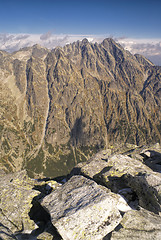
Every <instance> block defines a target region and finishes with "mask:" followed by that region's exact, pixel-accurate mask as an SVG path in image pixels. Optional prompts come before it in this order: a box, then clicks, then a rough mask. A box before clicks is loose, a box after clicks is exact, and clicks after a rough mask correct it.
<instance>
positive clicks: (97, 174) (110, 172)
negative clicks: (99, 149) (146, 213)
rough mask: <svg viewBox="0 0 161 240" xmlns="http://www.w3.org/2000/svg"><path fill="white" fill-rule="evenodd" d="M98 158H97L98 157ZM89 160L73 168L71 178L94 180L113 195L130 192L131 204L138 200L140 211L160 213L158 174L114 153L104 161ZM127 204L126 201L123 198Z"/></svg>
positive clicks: (137, 162) (135, 161)
mask: <svg viewBox="0 0 161 240" xmlns="http://www.w3.org/2000/svg"><path fill="white" fill-rule="evenodd" d="M100 156H101V155H100ZM102 159H103V158H102V157H100V158H98V156H97V157H96V158H95V157H93V158H92V159H91V160H90V161H89V162H87V163H86V164H82V165H77V166H76V167H75V168H74V169H73V170H72V172H71V174H70V176H71V175H74V174H79V175H83V176H86V177H88V178H91V179H93V180H95V181H96V182H97V183H99V184H102V185H104V186H106V187H107V188H109V189H111V191H113V192H115V193H120V191H121V190H123V189H128V188H130V189H131V190H130V191H131V198H132V199H131V203H129V204H131V205H133V202H134V201H135V202H136V201H137V199H138V201H139V205H140V206H142V207H143V208H145V209H147V210H150V211H153V212H155V213H159V212H160V211H161V174H160V173H157V172H154V171H152V169H150V168H149V167H148V166H146V165H145V164H144V163H143V162H141V161H140V160H138V159H134V158H131V157H129V156H126V155H121V154H116V155H113V156H111V157H108V158H104V160H102ZM127 201H130V199H128V198H127Z"/></svg>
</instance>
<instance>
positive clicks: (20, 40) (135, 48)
mask: <svg viewBox="0 0 161 240" xmlns="http://www.w3.org/2000/svg"><path fill="white" fill-rule="evenodd" d="M106 37H111V36H107V35H70V34H69V35H67V34H58V35H54V34H52V33H51V32H50V31H49V32H47V33H44V34H8V33H4V34H0V50H4V51H7V52H14V51H17V50H19V49H21V48H24V47H29V46H33V45H34V44H40V45H41V46H43V47H46V48H49V49H53V48H55V47H57V46H61V47H62V46H64V45H66V44H69V43H72V42H74V41H77V40H82V39H84V38H87V39H88V41H90V42H92V43H94V42H98V43H100V42H102V41H103V39H104V38H106ZM113 38H114V40H115V41H116V42H119V43H120V44H121V45H122V46H123V47H124V48H125V49H126V50H128V51H130V52H131V53H132V54H136V53H137V54H141V55H143V56H145V57H147V58H148V59H149V60H151V61H152V62H153V63H154V64H155V65H160V66H161V39H139V38H138V39H137V38H133V39H132V38H126V37H120V38H115V37H113Z"/></svg>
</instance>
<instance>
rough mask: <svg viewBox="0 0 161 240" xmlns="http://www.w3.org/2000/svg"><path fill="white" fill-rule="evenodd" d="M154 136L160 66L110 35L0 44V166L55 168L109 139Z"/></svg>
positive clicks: (160, 133)
mask: <svg viewBox="0 0 161 240" xmlns="http://www.w3.org/2000/svg"><path fill="white" fill-rule="evenodd" d="M160 139H161V67H159V66H155V65H154V64H153V63H152V62H150V61H149V60H148V59H146V58H145V57H143V56H141V55H138V54H136V55H132V54H131V53H130V52H129V51H127V50H125V49H124V48H123V47H122V46H121V45H119V44H118V43H116V42H115V41H114V40H113V39H111V38H107V39H104V40H103V42H102V43H100V44H98V43H91V42H89V41H88V40H87V39H84V40H82V41H77V42H74V43H71V44H68V45H66V46H64V47H56V48H55V49H53V50H49V49H47V48H44V47H41V46H39V45H34V46H33V47H26V48H23V49H20V50H19V51H17V52H13V53H7V52H5V51H0V168H2V169H4V170H5V171H7V172H9V171H16V170H21V169H24V168H25V169H27V171H28V174H29V175H30V176H31V177H36V176H54V177H55V176H59V175H63V174H65V173H67V172H69V171H70V170H71V169H72V167H73V166H74V165H75V164H76V163H78V162H81V161H85V160H86V159H88V157H89V156H90V155H92V154H93V153H95V152H97V151H98V150H99V149H103V148H109V149H111V150H112V148H113V145H114V144H118V145H119V146H123V145H124V144H127V143H129V144H134V145H143V144H147V143H155V142H160Z"/></svg>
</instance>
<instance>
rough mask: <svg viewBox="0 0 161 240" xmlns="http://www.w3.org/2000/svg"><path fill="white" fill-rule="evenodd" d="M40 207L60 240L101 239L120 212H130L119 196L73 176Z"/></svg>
mask: <svg viewBox="0 0 161 240" xmlns="http://www.w3.org/2000/svg"><path fill="white" fill-rule="evenodd" d="M41 205H42V206H43V207H44V208H45V209H47V211H48V212H49V213H50V216H51V222H52V224H53V225H54V226H55V227H56V229H57V230H58V232H59V233H60V235H61V236H62V238H63V239H64V240H69V239H70V240H74V239H77V240H79V239H95V240H97V239H102V238H103V237H105V236H106V235H107V234H108V233H110V232H111V231H113V230H114V229H115V227H116V226H117V225H118V224H119V223H120V221H121V219H122V216H121V214H120V211H128V210H130V209H131V208H129V206H128V205H127V204H126V202H125V200H124V199H123V198H122V197H121V196H119V195H117V194H114V193H111V192H110V191H108V190H107V191H106V189H105V188H102V187H100V186H99V185H98V184H97V183H95V182H94V181H92V180H90V179H87V178H85V177H83V176H73V177H72V178H71V179H70V180H68V181H67V182H66V183H65V184H64V185H63V186H62V187H60V188H59V189H57V190H55V191H53V192H52V193H51V194H49V195H48V196H46V197H45V198H43V200H42V202H41Z"/></svg>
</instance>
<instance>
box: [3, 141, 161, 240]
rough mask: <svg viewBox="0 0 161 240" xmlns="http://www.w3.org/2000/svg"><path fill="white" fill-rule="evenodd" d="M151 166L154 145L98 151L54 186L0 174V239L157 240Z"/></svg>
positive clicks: (159, 222)
mask: <svg viewBox="0 0 161 240" xmlns="http://www.w3.org/2000/svg"><path fill="white" fill-rule="evenodd" d="M131 147H132V146H131ZM130 156H131V157H130ZM155 157H156V161H155ZM148 159H149V161H150V162H151V168H150V167H149V161H148ZM152 162H153V164H152ZM155 164H157V165H159V164H160V165H161V157H160V145H159V144H155V145H153V146H149V147H147V146H142V147H134V146H133V148H131V150H128V151H125V152H123V148H121V149H120V150H119V151H118V150H117V154H116V153H114V154H113V153H112V152H111V151H110V149H107V150H103V151H101V152H99V153H97V154H96V155H94V156H93V157H91V158H90V159H89V160H88V161H87V162H84V163H79V164H78V165H77V166H75V167H74V168H73V170H72V171H71V173H70V174H69V175H68V176H66V178H65V179H63V177H59V178H57V181H56V179H48V178H44V179H37V180H36V179H31V178H29V177H28V176H27V174H26V171H21V172H17V173H13V174H5V173H4V172H3V171H0V239H6V240H7V239H17V240H23V239H26V240H27V239H29V240H40V239H41V240H43V239H44V240H55V239H57V240H61V239H64V240H69V239H70V240H72V239H73V240H74V239H76V240H77V239H78V240H79V239H87V240H90V239H91V240H92V239H97V240H105V239H106V240H117V239H125V240H126V239H127V240H128V239H132V240H133V239H135V240H137V239H138V240H139V239H143V240H144V239H149V240H152V239H156V240H160V238H161V172H159V171H158V168H157V169H156V168H155ZM147 165H148V166H147ZM154 169H156V170H154ZM58 181H59V182H58Z"/></svg>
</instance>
